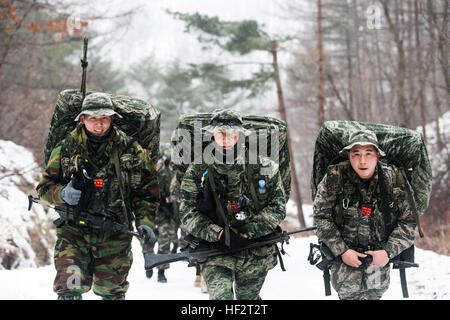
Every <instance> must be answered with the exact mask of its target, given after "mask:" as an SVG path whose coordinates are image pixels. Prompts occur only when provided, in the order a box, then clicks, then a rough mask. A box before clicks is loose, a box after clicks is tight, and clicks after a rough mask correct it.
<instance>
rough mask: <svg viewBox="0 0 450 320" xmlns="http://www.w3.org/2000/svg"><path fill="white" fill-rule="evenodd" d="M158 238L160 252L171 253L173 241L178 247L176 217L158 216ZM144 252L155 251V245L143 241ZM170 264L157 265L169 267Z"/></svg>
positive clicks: (164, 267) (162, 267)
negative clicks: (148, 244) (163, 217)
mask: <svg viewBox="0 0 450 320" xmlns="http://www.w3.org/2000/svg"><path fill="white" fill-rule="evenodd" d="M156 228H157V239H158V254H164V253H170V244H172V243H173V245H174V246H175V247H178V233H177V231H178V225H177V223H176V222H175V220H174V219H171V218H166V219H162V218H159V217H157V218H156ZM141 245H142V253H149V252H153V249H154V247H153V246H147V245H145V244H144V243H143V242H142V241H141ZM168 268H169V264H163V265H160V266H158V267H157V269H158V270H160V269H168Z"/></svg>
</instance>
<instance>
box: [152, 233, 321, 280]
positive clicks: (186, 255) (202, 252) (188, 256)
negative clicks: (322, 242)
mask: <svg viewBox="0 0 450 320" xmlns="http://www.w3.org/2000/svg"><path fill="white" fill-rule="evenodd" d="M315 229H316V227H309V228H305V229H300V230H296V231H291V232H286V231H282V232H281V233H277V234H270V235H268V236H265V237H263V238H260V239H254V240H252V241H251V242H250V243H249V244H248V245H246V246H243V247H240V248H225V247H217V246H215V243H211V245H199V242H198V240H197V241H196V240H194V241H191V242H190V245H189V247H188V248H187V250H185V251H182V252H178V253H170V254H155V253H145V254H144V260H145V270H150V269H152V268H154V267H156V266H159V265H162V264H167V263H172V262H176V261H183V260H184V261H188V262H189V264H190V265H195V264H198V263H203V262H206V261H207V260H208V259H209V258H213V257H218V256H224V255H230V254H233V253H236V252H239V251H242V250H247V249H253V248H259V247H263V246H266V245H271V244H275V243H277V242H286V243H287V244H289V236H290V235H292V234H296V233H300V232H306V231H312V230H315ZM283 271H284V269H283Z"/></svg>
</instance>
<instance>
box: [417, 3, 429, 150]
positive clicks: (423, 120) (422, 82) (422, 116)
mask: <svg viewBox="0 0 450 320" xmlns="http://www.w3.org/2000/svg"><path fill="white" fill-rule="evenodd" d="M414 27H415V35H416V59H417V65H418V67H419V85H420V88H419V108H420V122H421V125H422V134H423V139H424V141H425V144H426V143H427V132H426V128H425V127H426V124H427V120H426V117H425V97H424V94H423V91H424V87H425V72H424V70H423V69H422V50H421V48H420V33H419V4H418V3H417V0H415V1H414Z"/></svg>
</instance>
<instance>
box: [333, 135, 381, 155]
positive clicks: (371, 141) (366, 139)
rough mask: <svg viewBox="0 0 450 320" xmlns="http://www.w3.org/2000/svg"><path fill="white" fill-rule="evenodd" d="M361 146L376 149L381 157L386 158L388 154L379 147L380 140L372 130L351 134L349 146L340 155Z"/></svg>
mask: <svg viewBox="0 0 450 320" xmlns="http://www.w3.org/2000/svg"><path fill="white" fill-rule="evenodd" d="M356 145H361V146H368V145H372V146H374V147H375V149H377V150H378V152H379V153H380V155H381V156H382V157H384V156H385V155H386V154H385V153H384V152H383V150H381V149H380V148H379V147H378V139H377V135H376V134H375V133H374V132H373V131H370V130H358V131H355V132H353V133H352V134H351V136H350V143H349V145H348V146H346V147H345V148H343V149H342V150H341V151H340V152H339V154H340V155H345V153H346V152H347V151H350V150H351V149H352V148H353V147H354V146H356Z"/></svg>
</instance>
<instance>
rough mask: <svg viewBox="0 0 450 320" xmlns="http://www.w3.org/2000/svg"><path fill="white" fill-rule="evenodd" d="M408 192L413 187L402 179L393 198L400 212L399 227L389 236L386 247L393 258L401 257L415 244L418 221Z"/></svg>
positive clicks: (394, 190)
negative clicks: (401, 254)
mask: <svg viewBox="0 0 450 320" xmlns="http://www.w3.org/2000/svg"><path fill="white" fill-rule="evenodd" d="M408 188H409V190H408ZM407 190H408V191H409V192H412V189H411V186H410V185H409V183H408V181H407V180H406V179H402V185H401V186H399V187H394V188H393V198H394V202H395V204H396V206H397V210H398V211H397V212H398V215H397V226H396V227H395V228H394V230H393V231H392V233H391V234H390V235H389V238H388V241H387V242H386V245H385V246H384V249H385V250H386V251H387V252H389V253H390V254H392V255H393V256H396V255H399V254H400V253H401V252H402V251H403V250H405V249H407V248H409V247H410V246H412V245H413V244H414V233H415V229H416V219H415V213H414V212H413V211H412V210H411V206H410V203H409V201H408V191H407ZM411 194H412V193H411Z"/></svg>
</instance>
